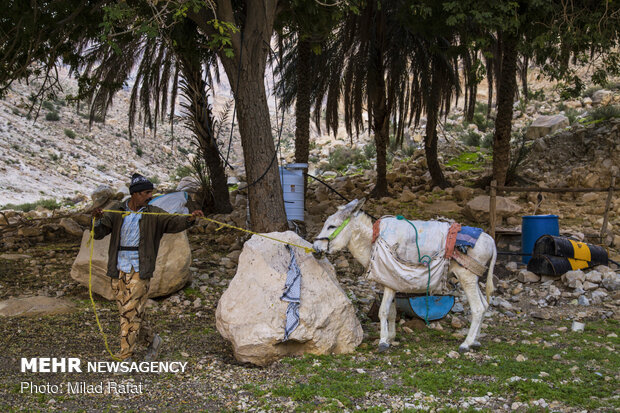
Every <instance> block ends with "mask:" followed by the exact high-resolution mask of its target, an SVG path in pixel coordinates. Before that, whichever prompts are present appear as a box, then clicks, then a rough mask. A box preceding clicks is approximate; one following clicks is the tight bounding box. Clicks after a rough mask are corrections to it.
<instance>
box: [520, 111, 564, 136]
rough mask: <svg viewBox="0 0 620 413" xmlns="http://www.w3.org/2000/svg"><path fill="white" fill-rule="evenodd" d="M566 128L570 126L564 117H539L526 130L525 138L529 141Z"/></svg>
mask: <svg viewBox="0 0 620 413" xmlns="http://www.w3.org/2000/svg"><path fill="white" fill-rule="evenodd" d="M567 126H570V122H569V121H568V118H567V117H566V116H564V115H552V116H540V117H539V118H537V119H536V120H535V121H534V122H532V124H531V125H530V126H529V127H528V128H527V132H525V136H526V138H527V139H530V140H532V139H537V138H540V137H542V136H546V135H550V134H552V133H553V132H555V131H557V130H558V129H562V128H566V127H567Z"/></svg>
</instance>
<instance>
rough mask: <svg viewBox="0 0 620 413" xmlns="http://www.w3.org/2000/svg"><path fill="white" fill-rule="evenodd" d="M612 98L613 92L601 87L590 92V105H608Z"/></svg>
mask: <svg viewBox="0 0 620 413" xmlns="http://www.w3.org/2000/svg"><path fill="white" fill-rule="evenodd" d="M612 99H613V93H612V92H611V91H610V90H606V89H601V90H597V91H596V92H594V93H593V94H592V105H593V106H598V105H603V106H605V105H609V104H610V103H611V100H612Z"/></svg>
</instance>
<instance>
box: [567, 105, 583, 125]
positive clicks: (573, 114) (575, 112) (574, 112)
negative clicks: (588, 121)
mask: <svg viewBox="0 0 620 413" xmlns="http://www.w3.org/2000/svg"><path fill="white" fill-rule="evenodd" d="M582 113H583V112H582V111H581V110H579V109H575V108H566V109H565V110H564V115H565V116H566V117H567V118H568V122H569V123H570V124H571V125H572V124H573V123H575V121H576V120H577V118H578V117H579V115H581V114H582Z"/></svg>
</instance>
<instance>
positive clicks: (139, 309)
mask: <svg viewBox="0 0 620 413" xmlns="http://www.w3.org/2000/svg"><path fill="white" fill-rule="evenodd" d="M149 281H150V280H142V279H140V274H139V273H137V272H135V271H134V270H133V268H132V269H131V273H129V274H127V273H124V272H123V271H119V274H118V278H112V292H113V293H114V297H115V298H116V303H117V305H118V311H119V313H120V316H121V351H120V353H118V354H117V357H118V358H120V359H123V360H124V359H126V358H128V357H131V356H132V355H133V353H134V351H135V349H136V344H137V343H138V342H140V343H141V344H145V345H149V344H150V343H151V342H152V341H153V332H152V331H151V329H150V328H149V326H148V325H147V323H146V321H145V306H146V300H147V299H148V295H149V294H148V292H149Z"/></svg>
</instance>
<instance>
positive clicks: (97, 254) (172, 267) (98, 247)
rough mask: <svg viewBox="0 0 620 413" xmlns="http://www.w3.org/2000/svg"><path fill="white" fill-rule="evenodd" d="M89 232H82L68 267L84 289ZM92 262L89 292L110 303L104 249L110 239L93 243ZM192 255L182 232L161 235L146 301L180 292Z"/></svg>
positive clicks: (186, 279)
mask: <svg viewBox="0 0 620 413" xmlns="http://www.w3.org/2000/svg"><path fill="white" fill-rule="evenodd" d="M89 237H90V231H84V235H83V236H82V245H81V246H80V252H79V253H78V256H77V257H76V258H75V261H74V262H73V266H72V267H71V278H73V279H74V280H76V281H77V282H79V283H80V284H82V285H84V286H85V287H88V261H89V254H90V248H89V246H88V245H87V242H88V239H89ZM94 242H95V243H94V246H93V260H92V289H93V292H95V293H97V294H99V295H100V296H102V297H104V298H106V299H108V300H111V299H113V298H114V295H113V293H112V287H111V285H110V277H108V276H107V275H106V274H107V271H108V247H109V245H110V235H108V236H106V237H105V238H103V239H101V240H95V241H94ZM191 261H192V251H191V248H190V246H189V240H188V238H187V233H186V231H183V232H179V233H176V234H164V236H163V237H162V239H161V242H160V243H159V253H158V256H157V261H156V262H155V272H154V273H153V278H151V281H150V285H149V297H160V296H163V295H169V294H172V293H174V292H175V291H178V290H180V289H181V288H183V287H184V286H185V284H187V282H188V281H189V280H190V278H191V274H190V271H189V265H190V263H191Z"/></svg>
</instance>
